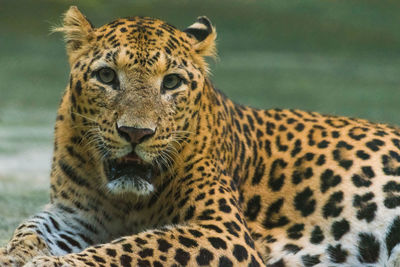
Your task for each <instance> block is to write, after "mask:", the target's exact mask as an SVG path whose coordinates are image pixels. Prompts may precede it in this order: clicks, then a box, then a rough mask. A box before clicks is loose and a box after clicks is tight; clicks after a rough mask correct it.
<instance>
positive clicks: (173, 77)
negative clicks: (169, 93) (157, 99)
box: [162, 74, 182, 90]
mask: <svg viewBox="0 0 400 267" xmlns="http://www.w3.org/2000/svg"><path fill="white" fill-rule="evenodd" d="M181 84H182V78H181V77H180V76H179V75H178V74H168V75H166V76H165V77H164V80H163V82H162V89H164V90H173V89H176V88H178V87H179V86H180V85H181Z"/></svg>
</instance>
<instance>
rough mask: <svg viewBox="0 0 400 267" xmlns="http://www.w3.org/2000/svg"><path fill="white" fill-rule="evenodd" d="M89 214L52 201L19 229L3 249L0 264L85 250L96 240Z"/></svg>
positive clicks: (4, 264) (19, 264)
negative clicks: (59, 206) (65, 207)
mask: <svg viewBox="0 0 400 267" xmlns="http://www.w3.org/2000/svg"><path fill="white" fill-rule="evenodd" d="M70 211H72V209H70ZM86 217H87V216H83V215H82V214H80V213H78V212H73V213H68V212H66V211H65V210H62V209H60V208H58V207H57V206H56V205H49V206H48V207H47V208H46V209H45V210H44V211H42V212H39V213H38V214H36V215H34V216H33V217H32V218H30V219H28V220H27V221H25V222H23V223H22V224H21V225H20V226H19V227H18V228H17V229H16V230H15V232H14V234H13V237H12V238H11V240H10V241H9V242H8V244H7V245H6V247H5V248H2V249H1V250H0V252H1V253H0V266H22V265H23V264H25V263H26V262H28V261H29V260H31V259H32V258H34V257H36V256H40V255H64V254H67V253H73V252H79V251H82V250H83V249H85V248H86V247H88V246H90V245H92V244H93V243H94V241H93V240H95V237H94V233H92V232H90V231H88V230H87V229H85V228H84V226H83V225H89V221H88V219H87V218H86Z"/></svg>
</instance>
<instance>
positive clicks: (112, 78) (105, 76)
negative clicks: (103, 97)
mask: <svg viewBox="0 0 400 267" xmlns="http://www.w3.org/2000/svg"><path fill="white" fill-rule="evenodd" d="M97 79H99V81H100V82H102V83H105V84H114V83H116V82H117V74H116V73H115V71H114V70H113V69H110V68H101V69H100V70H98V71H97Z"/></svg>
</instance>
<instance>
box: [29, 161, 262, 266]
mask: <svg viewBox="0 0 400 267" xmlns="http://www.w3.org/2000/svg"><path fill="white" fill-rule="evenodd" d="M193 169H197V168H196V166H195V167H194V168H193ZM197 175H199V174H193V176H194V177H196V176H197ZM200 175H202V176H203V175H206V174H200ZM229 179H230V178H229V177H225V178H224V177H223V175H218V176H215V179H212V182H206V183H205V182H204V180H202V179H198V180H194V181H193V180H192V181H189V180H188V179H187V178H186V177H185V178H182V181H183V180H184V181H185V182H182V183H181V184H177V185H174V188H176V190H178V191H179V190H181V189H184V190H185V191H184V192H186V193H182V195H181V196H182V197H183V199H179V198H178V199H176V198H175V197H173V199H174V206H175V207H177V206H176V205H178V206H179V208H176V210H177V212H178V213H180V215H179V217H180V218H181V219H180V220H179V222H178V223H176V224H170V225H167V226H164V227H161V228H156V229H152V230H148V231H145V232H141V233H138V234H135V235H131V236H127V237H123V238H120V239H117V240H115V241H113V242H111V243H106V244H103V245H98V246H93V247H89V248H87V249H86V250H84V251H82V252H80V253H72V254H67V255H64V256H60V257H46V256H45V257H37V258H35V259H33V261H32V262H30V263H29V264H28V265H26V266H64V265H65V266H86V265H90V266H263V265H264V263H263V259H262V258H261V256H260V254H259V253H258V250H257V247H256V246H255V244H254V241H253V239H252V238H251V236H250V233H249V230H248V228H247V225H246V222H245V219H244V216H243V214H242V211H241V208H240V205H239V204H238V194H237V191H235V190H236V189H234V188H232V187H231V186H230V185H229V183H226V181H229ZM196 181H197V182H196ZM201 185H203V186H201ZM190 188H193V190H191V189H190ZM199 188H202V189H199ZM217 192H220V193H222V194H217ZM169 195H171V196H177V195H178V194H175V193H171V194H169ZM162 201H163V202H166V201H167V200H166V199H163V200H162ZM210 203H213V204H212V205H210Z"/></svg>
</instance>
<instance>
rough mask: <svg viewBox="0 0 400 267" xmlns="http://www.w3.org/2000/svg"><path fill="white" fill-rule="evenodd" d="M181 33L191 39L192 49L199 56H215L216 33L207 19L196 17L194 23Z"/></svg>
mask: <svg viewBox="0 0 400 267" xmlns="http://www.w3.org/2000/svg"><path fill="white" fill-rule="evenodd" d="M183 31H184V32H186V33H187V34H188V35H189V36H190V37H192V39H193V46H194V49H195V51H196V52H197V53H198V54H199V55H201V56H211V57H215V56H216V45H215V39H216V37H217V32H216V30H215V27H214V26H213V25H212V24H211V21H210V20H209V19H208V18H207V17H205V16H202V17H198V18H197V20H196V22H195V23H193V24H192V25H190V26H189V27H188V28H186V29H185V30H183Z"/></svg>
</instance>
